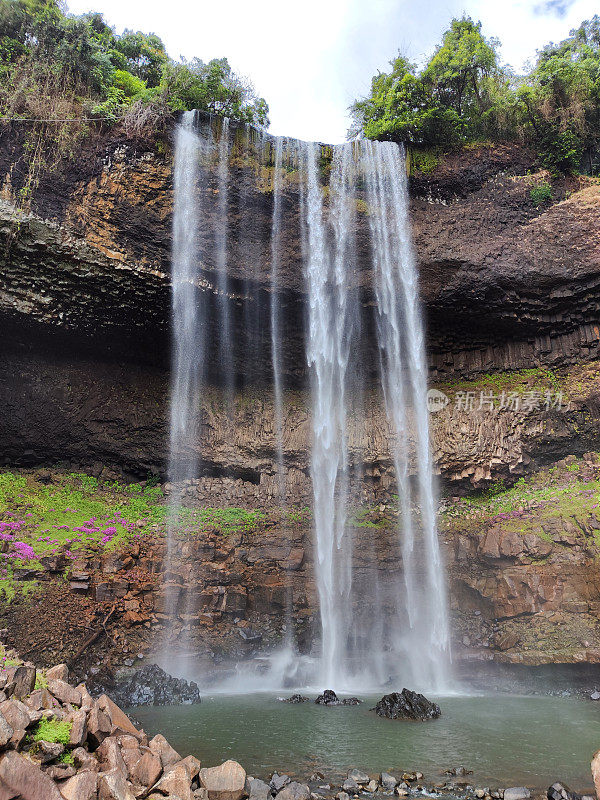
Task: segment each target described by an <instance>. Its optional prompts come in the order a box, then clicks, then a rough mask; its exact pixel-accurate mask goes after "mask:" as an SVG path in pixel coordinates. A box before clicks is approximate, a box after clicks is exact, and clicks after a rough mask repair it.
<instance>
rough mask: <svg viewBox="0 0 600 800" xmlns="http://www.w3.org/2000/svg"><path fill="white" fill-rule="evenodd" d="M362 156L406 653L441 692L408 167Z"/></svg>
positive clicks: (390, 147) (388, 150)
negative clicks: (412, 464) (418, 560)
mask: <svg viewBox="0 0 600 800" xmlns="http://www.w3.org/2000/svg"><path fill="white" fill-rule="evenodd" d="M361 151H362V159H361V160H362V163H363V165H364V171H365V174H366V183H367V202H368V204H369V209H370V213H369V223H370V227H371V233H372V243H373V267H374V273H375V274H374V277H375V293H376V297H377V335H378V341H379V347H380V351H381V375H382V383H383V394H384V398H385V406H386V412H387V416H388V418H389V419H390V421H391V423H392V426H393V432H394V434H395V437H396V439H395V445H394V447H393V458H394V465H395V470H396V476H397V481H398V488H399V498H400V526H401V533H402V543H403V544H402V555H403V569H404V580H405V586H406V606H407V612H408V619H409V632H408V636H407V642H406V647H405V652H406V658H407V659H408V661H409V663H410V665H411V672H412V674H413V675H414V676H415V677H414V680H416V679H417V676H420V679H421V681H422V682H423V683H424V684H425V685H427V686H434V687H435V688H441V687H442V686H443V684H444V679H445V677H446V676H447V672H448V664H447V660H448V655H449V633H448V612H447V601H446V596H445V588H444V581H443V567H442V563H441V557H440V549H439V544H438V534H437V526H436V512H435V497H434V490H433V474H432V464H431V455H430V451H429V420H428V411H427V366H426V360H425V346H424V331H423V324H422V321H421V313H420V304H419V296H418V285H417V271H416V268H415V259H414V255H413V250H412V244H411V236H410V223H409V218H408V197H407V188H406V166H405V160H404V155H403V152H402V151H401V149H400V148H399V147H397V146H396V145H394V144H389V143H386V144H383V143H378V142H369V141H365V142H361ZM409 408H410V409H412V412H413V417H414V425H413V427H414V440H415V441H414V450H415V454H414V455H415V458H416V467H417V484H418V493H417V499H418V507H419V509H420V521H419V525H420V529H421V537H420V542H418V544H419V545H420V551H421V557H422V560H424V562H425V565H426V570H425V571H426V574H425V580H424V581H421V582H420V584H418V583H417V581H416V580H415V577H416V576H415V549H416V548H415V544H416V542H415V521H414V519H413V511H412V508H411V500H412V496H411V494H412V492H411V486H410V483H409V480H408V474H409V458H410V451H411V447H410V431H409V424H408V410H409ZM424 653H425V654H426V656H425V657H424Z"/></svg>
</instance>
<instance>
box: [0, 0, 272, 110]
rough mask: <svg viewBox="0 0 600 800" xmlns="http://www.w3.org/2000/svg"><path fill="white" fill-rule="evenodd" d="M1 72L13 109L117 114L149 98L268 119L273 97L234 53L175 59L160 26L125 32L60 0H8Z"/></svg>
mask: <svg viewBox="0 0 600 800" xmlns="http://www.w3.org/2000/svg"><path fill="white" fill-rule="evenodd" d="M0 74H1V76H2V83H1V86H2V89H1V90H0V110H1V112H2V114H3V115H6V116H25V117H32V118H36V119H37V118H42V119H45V118H48V117H59V116H61V115H67V116H68V117H73V118H74V119H75V118H78V117H82V116H83V117H86V116H89V115H91V116H92V117H94V116H97V117H99V118H101V119H103V120H104V121H108V122H111V121H115V120H116V119H118V118H120V117H122V116H123V115H124V114H125V113H126V112H127V109H128V108H129V107H131V106H132V105H133V104H135V103H141V104H142V105H154V107H155V110H156V111H157V112H160V111H164V110H165V109H168V110H172V111H181V110H184V109H194V108H197V109H200V110H204V111H210V112H211V113H213V114H220V115H223V116H228V117H230V118H232V119H237V120H241V121H242V122H254V123H256V124H260V125H267V124H268V106H267V104H266V102H265V101H264V99H263V98H260V97H257V95H256V94H255V92H254V90H253V88H252V86H251V84H250V83H249V82H248V81H246V80H244V79H243V78H240V77H239V76H237V75H236V74H235V73H234V72H233V71H232V69H231V67H230V66H229V63H228V61H227V59H226V58H221V59H213V60H212V61H210V62H209V63H208V64H205V63H204V62H202V61H201V60H200V59H192V61H190V62H186V61H180V62H175V61H173V60H172V59H170V58H169V57H168V56H167V53H166V51H165V47H164V45H163V43H162V41H161V40H160V39H159V37H158V36H156V35H155V34H153V33H150V34H145V33H141V32H139V31H137V32H134V31H131V30H126V31H125V32H124V33H123V34H122V35H117V34H116V33H115V31H114V30H113V29H112V28H110V27H109V26H108V25H107V24H106V23H105V22H104V20H103V18H102V15H101V14H97V13H89V14H84V15H83V16H79V17H76V16H73V15H70V14H65V13H63V11H62V10H61V5H60V4H59V3H58V2H56V0H7V1H6V0H5V2H3V3H2V4H1V6H0ZM56 101H58V102H59V103H61V105H60V107H57V106H56V104H55V103H56ZM61 101H62V102H61ZM138 110H139V109H138Z"/></svg>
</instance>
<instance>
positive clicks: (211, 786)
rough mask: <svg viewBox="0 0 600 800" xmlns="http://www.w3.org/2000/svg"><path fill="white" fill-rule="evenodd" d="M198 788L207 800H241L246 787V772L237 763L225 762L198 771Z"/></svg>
mask: <svg viewBox="0 0 600 800" xmlns="http://www.w3.org/2000/svg"><path fill="white" fill-rule="evenodd" d="M199 777H200V786H201V787H202V788H204V789H206V790H207V791H208V797H209V800H241V798H242V797H243V796H244V787H245V785H246V770H245V769H244V768H243V767H242V766H241V765H240V764H238V763H237V761H231V760H230V761H225V763H224V764H221V765H220V766H218V767H210V768H209V769H201V770H200V774H199Z"/></svg>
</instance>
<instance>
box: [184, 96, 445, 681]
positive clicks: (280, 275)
mask: <svg viewBox="0 0 600 800" xmlns="http://www.w3.org/2000/svg"><path fill="white" fill-rule="evenodd" d="M215 123H216V121H215V120H211V121H210V122H209V125H208V130H207V131H205V133H204V134H202V133H201V132H200V126H199V124H198V120H197V118H196V117H195V115H194V114H193V113H191V112H188V113H186V114H185V115H184V116H183V118H182V120H181V123H180V124H179V125H178V128H177V133H176V142H175V166H174V191H175V198H174V215H173V327H174V347H173V362H172V363H173V378H172V396H171V420H170V461H169V477H170V480H171V482H172V484H173V486H174V490H173V491H172V494H171V514H170V516H169V520H170V521H169V551H168V552H169V553H170V554H172V553H173V548H174V542H175V541H176V535H177V514H178V512H177V509H178V508H179V507H180V505H181V500H182V488H181V487H182V485H184V483H185V482H186V481H187V482H188V483H189V482H190V479H194V478H197V477H198V476H199V474H200V460H199V455H198V454H199V453H200V451H201V444H202V443H201V441H199V439H200V426H199V422H198V412H199V408H200V400H201V394H202V385H203V381H204V380H205V379H206V376H207V375H208V367H207V364H206V363H205V362H207V361H208V359H209V357H210V356H211V355H217V356H218V358H217V364H216V367H215V369H216V374H214V376H213V379H214V380H215V381H216V383H217V384H218V385H219V386H221V387H224V392H223V397H224V400H223V404H222V405H223V408H222V409H221V412H222V415H223V419H224V420H227V419H228V420H230V421H232V420H233V410H234V399H235V398H234V392H235V386H236V380H237V376H238V375H240V374H242V373H243V374H244V375H245V377H246V379H247V380H249V379H252V377H253V376H252V370H255V369H259V355H260V353H259V351H260V349H261V346H262V350H263V351H264V350H265V349H266V350H267V351H270V358H271V366H272V370H271V372H272V376H273V377H272V387H271V391H272V398H273V412H272V413H273V420H272V425H271V426H265V427H266V428H269V427H270V428H271V429H272V431H273V450H272V452H274V454H275V462H276V463H275V464H274V467H275V468H276V470H277V492H276V494H277V495H278V500H279V503H280V507H281V509H282V512H286V513H287V511H288V510H289V509H290V508H291V507H292V505H293V503H294V502H295V501H296V498H295V497H294V496H293V493H292V492H290V490H289V487H288V486H287V484H286V480H287V472H286V469H285V464H286V453H285V450H284V444H285V442H286V437H287V436H288V431H287V430H284V375H285V376H287V375H288V374H289V373H288V371H287V370H288V368H289V367H290V366H291V367H292V370H295V372H296V374H297V373H298V372H301V370H302V364H293V365H289V364H288V363H287V361H286V363H285V370H284V358H283V345H284V342H285V337H286V324H287V320H286V315H285V314H284V313H283V309H282V306H281V302H282V301H281V297H282V293H283V291H284V287H285V288H287V285H286V283H285V281H286V279H287V278H286V274H288V275H289V272H288V273H286V270H288V271H289V269H290V261H289V258H290V255H289V252H290V240H289V237H290V235H292V236H293V234H290V231H289V229H288V227H287V226H288V225H289V224H290V223H289V219H290V217H289V216H288V211H287V209H288V208H289V202H290V197H293V196H294V195H295V198H296V201H295V202H296V203H297V209H298V220H299V229H298V235H299V241H298V245H299V246H298V250H297V252H298V256H297V259H298V262H300V266H301V270H302V277H303V281H304V286H305V291H306V294H305V296H306V329H305V331H304V337H305V346H306V364H305V368H307V370H308V377H309V381H310V391H311V416H310V421H311V450H310V477H311V481H312V509H311V510H312V525H313V531H314V553H315V559H314V564H315V578H316V584H317V590H318V599H319V619H320V627H321V631H320V637H319V641H318V642H317V643H316V644H315V651H314V653H313V656H314V657H313V658H312V660H311V659H307V658H304V657H303V658H300V657H299V656H298V655H297V654H296V653H295V652H294V646H293V644H294V642H293V638H292V636H291V628H292V624H291V623H292V621H293V608H292V606H291V600H290V599H289V598H291V585H292V584H291V579H290V578H289V573H288V577H287V578H286V579H285V585H286V591H287V593H288V603H287V609H286V618H285V623H286V628H287V635H286V637H285V646H284V647H283V649H282V650H281V651H280V653H279V654H277V655H276V657H274V658H273V660H272V662H271V671H270V672H268V671H267V673H264V672H262V671H261V673H260V678H259V679H258V683H259V684H260V686H261V687H262V688H265V687H266V686H268V685H272V686H280V685H281V683H282V682H283V681H286V680H287V682H288V683H289V682H290V681H297V684H296V685H298V684H300V683H304V684H307V683H310V684H312V685H319V686H320V687H321V688H325V687H328V688H329V687H331V688H334V689H336V690H344V689H352V690H357V689H365V688H375V687H381V686H383V685H384V684H386V683H388V682H389V681H390V679H393V680H394V682H395V681H398V682H403V683H405V684H406V685H410V686H411V688H418V689H428V690H441V689H443V688H444V687H445V686H446V685H447V681H448V675H449V663H450V655H449V649H450V648H449V620H448V609H447V601H446V592H445V580H444V567H443V562H442V558H441V553H440V547H439V542H438V531H437V526H436V496H435V485H434V479H433V472H432V463H431V454H430V443H429V435H430V432H429V420H428V410H427V370H426V359H425V342H424V328H423V322H422V319H421V311H420V303H419V293H418V275H417V269H416V265H415V258H414V254H413V249H412V243H411V235H410V224H409V216H408V191H407V176H406V164H405V157H404V152H403V150H402V148H401V147H399V146H397V145H396V144H393V143H379V142H370V141H357V142H352V143H347V144H344V145H340V146H335V147H333V148H327V147H325V146H322V145H318V144H315V143H302V142H294V141H293V140H285V141H284V140H283V139H281V138H276V139H270V137H267V136H266V134H264V132H261V133H260V134H259V135H258V137H257V136H255V135H254V133H253V131H251V130H249V129H246V130H245V132H244V137H245V138H244V139H242V140H239V139H235V141H234V143H232V139H231V132H230V128H229V122H228V120H222V121H221V123H220V124H215ZM205 127H206V126H205ZM215 130H217V131H218V135H217V134H216V133H215ZM236 135H237V134H236ZM240 141H241V144H240ZM253 141H257V142H258V144H257V145H256V147H253V146H252V143H253ZM240 153H241V155H240ZM233 158H235V159H236V163H244V164H245V165H246V166H245V169H249V167H248V166H247V165H248V164H249V163H251V164H253V165H254V167H253V169H255V179H256V180H257V181H263V183H262V184H261V186H263V187H264V181H265V175H267V174H268V175H270V176H271V177H270V178H269V185H270V188H269V189H268V190H267V191H268V195H269V196H270V197H271V201H270V202H272V207H271V208H270V212H269V213H270V217H269V218H268V219H267V220H266V222H265V221H264V217H263V218H262V219H263V221H261V222H260V226H261V227H259V226H258V223H256V222H255V211H256V209H257V208H261V207H264V203H265V202H266V201H265V200H264V197H265V189H264V188H261V189H260V190H259V191H261V192H263V195H262V196H261V199H260V203H261V204H263V205H262V206H260V205H255V204H256V202H257V201H256V195H255V194H253V192H256V191H257V190H256V189H255V188H253V186H251V185H249V184H248V183H247V181H246V182H245V183H244V184H243V186H242V185H241V184H239V183H237V184H236V183H234V182H233V175H234V174H236V175H238V174H239V173H237V171H236V172H235V173H234V171H233V168H232V167H231V164H232V163H233V162H232V159H233ZM238 159H239V160H238ZM244 159H245V161H244ZM236 170H237V168H236ZM288 174H290V175H292V176H293V178H290V179H289V180H288V178H287V177H286V175H288ZM202 187H205V188H206V191H200V189H201V188H202ZM203 203H207V204H208V203H212V205H211V206H210V208H209V207H208V206H207V207H206V209H205V207H204V206H203ZM232 204H233V205H232ZM236 204H237V205H236ZM284 204H285V208H286V212H285V214H284V210H283V209H284ZM232 208H233V209H234V210H233V212H232ZM230 215H231V220H230ZM236 219H237V222H236ZM239 220H242V222H241V223H240V222H239ZM234 224H236V225H238V228H239V226H241V228H240V229H238V228H236V229H235V230H233V228H232V229H231V230H230V226H232V225H234ZM269 225H270V231H267V227H268V226H269ZM240 231H241V232H240ZM358 231H360V236H359V234H358V233H357V232H358ZM230 236H231V244H230V243H229V237H230ZM200 237H201V239H200ZM236 237H237V238H236ZM286 237H287V238H286ZM200 241H201V242H202V243H203V245H202V246H201V245H200V243H199V242H200ZM300 245H301V246H300ZM203 247H204V248H206V247H208V248H209V250H210V252H206V253H204V252H202V251H203ZM230 247H237V251H236V253H237V261H236V262H235V263H233V261H234V260H235V259H234V258H233V255H232V253H233V251H231V250H230ZM261 253H262V254H263V255H262V258H264V260H265V262H266V263H267V264H268V263H269V259H270V269H268V270H265V271H264V272H261V266H262V265H261V263H260V261H261ZM201 257H202V260H203V262H204V260H206V263H207V264H209V265H210V264H213V265H214V272H213V274H214V276H215V278H214V283H213V284H211V283H210V281H209V280H208V278H207V275H208V274H210V272H207V273H206V274H202V275H201V274H200V259H201ZM294 257H296V256H294ZM240 259H241V262H242V264H241V268H240V263H238V262H239V261H240ZM209 270H210V267H209ZM232 270H237V272H238V274H239V273H240V272H241V274H242V276H243V283H244V286H245V287H246V288H245V289H244V290H243V297H240V296H239V295H238V296H237V297H236V296H234V294H233V293H232V291H231V286H230V281H231V277H230V274H231V271H232ZM244 270H245V271H244ZM201 289H202V290H201ZM261 292H264V293H266V292H268V297H269V301H268V307H267V304H264V303H260V302H259V295H260V293H261ZM251 295H252V296H251ZM252 303H253V305H252ZM209 305H211V307H213V308H214V311H213V312H212V313H213V314H214V321H215V325H214V327H213V329H211V334H212V342H211V348H210V349H209V348H208V343H207V341H206V336H207V333H206V328H207V320H208V319H209V316H210V313H209ZM236 307H239V308H241V311H240V312H239V313H237V316H235V317H234V316H232V315H233V314H235V313H236ZM286 308H287V306H286ZM240 326H242V327H243V328H244V330H243V331H242V335H241V337H240V335H239V333H238V331H239V329H240ZM371 331H372V335H370V332H371ZM267 334H268V335H269V336H270V347H269V345H268V344H267V345H266V347H265V346H264V344H263V345H261V342H263V341H264V340H265V339H266V341H267V342H268V339H267ZM234 339H235V340H238V339H240V341H234ZM235 353H241V358H243V359H244V360H243V361H242V362H241V363H239V361H236V358H235V357H234V354H235ZM266 374H268V371H263V370H262V368H260V369H259V374H258V375H257V379H258V381H260V380H262V379H263V378H264V375H266ZM377 382H378V383H377ZM377 386H378V388H377ZM363 387H364V391H363ZM375 404H378V406H379V407H380V408H381V409H382V415H383V418H384V419H385V420H387V425H388V426H389V436H388V441H389V459H390V464H391V465H393V474H394V478H395V483H396V486H397V494H398V500H397V513H398V520H397V536H396V537H394V536H391V535H390V534H389V532H386V533H385V536H386V537H387V538H386V539H385V541H384V539H383V538H382V536H383V535H382V536H379V533H378V530H375V529H374V530H373V532H372V534H370V532H369V531H368V530H367V532H366V533H365V532H363V533H362V534H361V535H362V538H361V539H360V540H358V542H359V544H357V541H356V537H357V536H358V534H357V526H356V523H355V522H354V521H353V514H354V513H355V512H356V508H357V504H360V502H361V498H362V491H363V487H364V482H363V477H364V476H363V471H364V470H363V460H364V457H363V454H364V452H366V451H367V450H368V445H367V442H366V439H365V436H366V434H365V431H366V424H365V422H366V420H367V419H368V415H369V411H370V409H371V408H373V407H374V406H375ZM284 432H285V436H284ZM386 487H387V484H384V485H383V488H386ZM388 504H389V501H388ZM282 524H283V527H284V528H285V522H284V514H282ZM386 530H387V529H386ZM382 546H385V547H386V552H385V558H386V560H387V563H388V564H391V565H392V566H393V579H391V578H390V576H389V575H387V574H382V570H381V569H378V568H377V564H378V561H377V559H379V558H381V547H382ZM188 611H189V607H188ZM173 613H175V611H174V609H173ZM191 616H192V615H191V614H190V613H187V614H186V618H187V619H191ZM244 680H245V679H244ZM244 680H243V681H242V685H243V686H246V687H247V688H248V687H249V686H250V684H249V682H244ZM237 686H238V688H239V683H238V684H237ZM399 688H401V687H399Z"/></svg>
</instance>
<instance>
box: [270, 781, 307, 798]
mask: <svg viewBox="0 0 600 800" xmlns="http://www.w3.org/2000/svg"><path fill="white" fill-rule="evenodd" d="M277 797H278V798H280V800H310V789H309V787H308V786H307V785H306V784H305V783H298V782H297V781H291V782H290V783H288V785H287V786H284V788H283V789H282V790H281V791H280V792H279V794H278V795H277Z"/></svg>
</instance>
